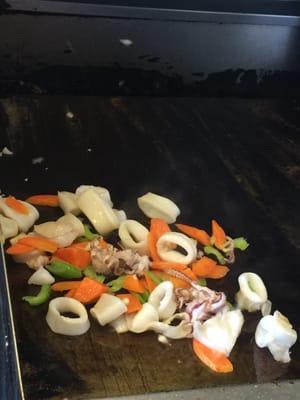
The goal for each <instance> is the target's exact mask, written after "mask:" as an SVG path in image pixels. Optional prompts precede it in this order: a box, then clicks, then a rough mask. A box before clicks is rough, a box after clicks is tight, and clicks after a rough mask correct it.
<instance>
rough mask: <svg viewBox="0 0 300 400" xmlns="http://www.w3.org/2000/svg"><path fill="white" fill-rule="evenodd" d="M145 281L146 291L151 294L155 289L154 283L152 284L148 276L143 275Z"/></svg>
mask: <svg viewBox="0 0 300 400" xmlns="http://www.w3.org/2000/svg"><path fill="white" fill-rule="evenodd" d="M145 280H146V283H147V287H148V291H149V292H150V293H151V292H152V291H153V290H154V289H155V288H156V283H155V282H153V280H152V279H151V278H150V276H148V274H145Z"/></svg>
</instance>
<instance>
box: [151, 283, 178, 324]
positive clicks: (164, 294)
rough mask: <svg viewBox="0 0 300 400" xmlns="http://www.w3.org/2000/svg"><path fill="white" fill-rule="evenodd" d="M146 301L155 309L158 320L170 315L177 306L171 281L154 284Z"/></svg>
mask: <svg viewBox="0 0 300 400" xmlns="http://www.w3.org/2000/svg"><path fill="white" fill-rule="evenodd" d="M148 303H149V304H151V305H152V306H153V307H154V308H155V309H156V310H157V312H158V316H159V319H160V320H162V319H166V318H169V317H171V316H172V315H173V314H174V313H175V311H176V308H177V303H176V298H175V293H174V285H173V283H172V282H169V281H165V282H162V283H160V284H159V285H158V286H156V288H155V289H154V290H153V291H152V292H151V294H150V296H149V299H148Z"/></svg>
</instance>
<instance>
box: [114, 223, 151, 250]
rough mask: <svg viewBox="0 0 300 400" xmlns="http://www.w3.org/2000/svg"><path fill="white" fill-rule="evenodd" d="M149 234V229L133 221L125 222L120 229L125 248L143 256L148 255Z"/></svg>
mask: <svg viewBox="0 0 300 400" xmlns="http://www.w3.org/2000/svg"><path fill="white" fill-rule="evenodd" d="M148 234H149V231H148V229H147V228H145V227H144V225H142V224H140V223H139V222H138V221H135V220H133V219H128V220H126V221H123V222H122V223H121V225H120V227H119V236H120V239H121V242H122V245H123V247H124V248H126V249H132V250H135V251H137V252H138V253H139V254H141V255H146V254H148V242H147V240H148Z"/></svg>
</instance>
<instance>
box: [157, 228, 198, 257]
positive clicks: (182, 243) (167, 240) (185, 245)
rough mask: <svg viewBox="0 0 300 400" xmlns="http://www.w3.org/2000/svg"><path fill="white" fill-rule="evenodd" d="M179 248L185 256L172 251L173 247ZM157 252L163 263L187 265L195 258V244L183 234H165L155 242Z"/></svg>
mask: <svg viewBox="0 0 300 400" xmlns="http://www.w3.org/2000/svg"><path fill="white" fill-rule="evenodd" d="M174 244H175V245H177V246H179V247H181V248H182V249H183V250H184V251H185V253H186V254H182V253H181V252H179V251H177V250H176V249H175V250H174V246H173V245H174ZM156 248H157V252H158V255H159V256H160V258H161V259H162V260H164V261H168V262H174V263H179V264H185V265H188V264H190V263H191V262H193V261H194V260H196V257H197V242H196V241H195V240H194V239H191V238H189V237H188V236H186V235H184V234H183V233H179V232H167V233H164V234H163V235H162V236H161V237H160V238H159V239H158V241H157V244H156Z"/></svg>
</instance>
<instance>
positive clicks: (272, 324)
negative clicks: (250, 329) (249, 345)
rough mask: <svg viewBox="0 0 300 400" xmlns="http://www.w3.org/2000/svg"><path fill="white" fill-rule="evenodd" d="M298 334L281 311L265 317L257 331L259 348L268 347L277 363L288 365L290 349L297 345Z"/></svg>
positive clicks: (256, 338) (256, 336) (256, 340)
mask: <svg viewBox="0 0 300 400" xmlns="http://www.w3.org/2000/svg"><path fill="white" fill-rule="evenodd" d="M296 340H297V332H296V331H295V330H294V329H293V327H292V325H291V323H290V321H289V320H288V319H287V318H286V317H285V316H284V315H282V314H281V313H280V312H279V311H275V312H274V315H267V316H266V317H263V318H262V319H261V320H260V321H259V323H258V325H257V328H256V331H255V342H256V344H257V346H258V347H261V348H263V347H268V349H269V350H270V352H271V354H272V356H273V357H274V359H275V360H276V361H281V362H283V363H287V362H289V361H290V360H291V358H290V351H289V350H290V348H291V347H292V346H293V345H294V344H295V343H296Z"/></svg>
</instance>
